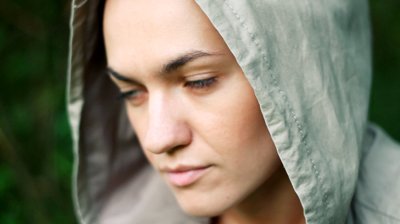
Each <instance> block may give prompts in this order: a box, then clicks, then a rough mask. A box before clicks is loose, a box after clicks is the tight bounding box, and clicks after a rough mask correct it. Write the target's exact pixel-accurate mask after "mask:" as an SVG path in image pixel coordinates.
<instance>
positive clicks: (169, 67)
mask: <svg viewBox="0 0 400 224" xmlns="http://www.w3.org/2000/svg"><path fill="white" fill-rule="evenodd" d="M217 55H221V54H217V53H209V52H205V51H199V50H195V51H191V52H189V53H185V54H183V55H181V56H178V57H177V58H175V59H172V60H170V61H169V62H168V63H166V64H165V65H164V66H163V67H162V69H161V71H160V74H159V75H162V74H169V73H172V72H174V71H177V70H179V69H180V68H181V67H183V66H185V65H186V64H187V63H189V62H192V61H194V60H196V59H199V58H203V57H210V56H217ZM106 72H107V74H109V75H111V76H113V77H114V78H116V79H118V80H120V81H122V82H127V83H132V84H138V83H139V82H138V81H136V80H134V79H132V78H128V77H127V76H125V75H122V74H120V73H118V72H117V71H115V70H114V69H113V68H111V67H107V68H106Z"/></svg>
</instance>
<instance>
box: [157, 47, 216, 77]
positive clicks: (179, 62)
mask: <svg viewBox="0 0 400 224" xmlns="http://www.w3.org/2000/svg"><path fill="white" fill-rule="evenodd" d="M216 55H218V54H215V53H208V52H204V51H199V50H195V51H191V52H189V53H185V54H183V55H181V56H179V57H177V58H175V59H173V60H171V61H169V62H168V63H167V64H165V65H164V66H163V68H162V70H161V74H168V73H171V72H174V71H176V70H178V69H179V68H181V67H183V66H185V65H186V64H187V63H189V62H191V61H194V60H196V59H198V58H202V57H209V56H216Z"/></svg>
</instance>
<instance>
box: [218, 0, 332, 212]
mask: <svg viewBox="0 0 400 224" xmlns="http://www.w3.org/2000/svg"><path fill="white" fill-rule="evenodd" d="M224 2H225V4H226V5H227V6H228V8H229V9H230V10H231V12H232V13H233V14H234V15H235V17H236V18H237V19H238V21H239V22H240V24H241V25H242V27H244V28H245V30H246V31H247V33H248V34H249V35H250V38H251V40H252V41H253V44H255V45H256V47H257V49H258V50H259V52H261V54H262V60H263V62H264V63H265V64H266V66H267V70H268V71H271V65H270V63H269V61H268V60H267V55H266V53H265V51H264V50H263V49H262V47H261V45H260V43H259V42H258V41H257V39H256V35H255V34H254V33H252V32H251V31H250V30H249V28H248V27H247V25H246V24H245V22H244V20H243V19H242V17H240V16H239V14H238V13H237V12H236V10H235V9H234V8H233V7H232V5H230V4H229V2H228V0H224ZM270 74H271V78H272V84H273V85H274V86H275V88H277V90H278V92H279V94H280V96H281V98H282V99H283V101H284V102H285V105H286V106H287V108H288V109H289V113H290V115H291V117H292V119H293V120H294V122H295V124H296V127H297V130H298V132H299V133H300V137H301V143H302V144H303V145H304V148H305V149H306V153H307V155H308V158H311V150H310V147H309V145H308V144H307V142H306V140H305V139H306V134H305V128H304V127H303V125H302V124H301V123H300V121H299V119H298V117H297V116H296V114H295V112H294V110H293V109H292V107H291V105H290V104H289V101H288V97H287V95H286V94H285V92H284V91H283V90H282V89H281V87H280V86H279V82H278V80H277V78H276V76H275V74H274V73H273V72H271V73H270ZM310 162H311V167H312V169H313V171H314V174H315V176H316V178H317V180H318V182H319V186H321V184H322V180H321V177H320V171H319V168H318V166H317V165H316V164H315V161H314V160H313V159H310ZM322 193H323V196H322V203H323V205H324V206H325V209H326V210H327V208H328V204H327V203H328V195H327V193H326V191H322Z"/></svg>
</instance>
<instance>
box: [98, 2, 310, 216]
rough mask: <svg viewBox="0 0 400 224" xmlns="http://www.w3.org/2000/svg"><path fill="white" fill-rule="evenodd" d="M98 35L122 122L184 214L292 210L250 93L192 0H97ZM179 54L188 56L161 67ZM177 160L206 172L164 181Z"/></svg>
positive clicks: (292, 199) (285, 181) (255, 213)
mask: <svg viewBox="0 0 400 224" xmlns="http://www.w3.org/2000/svg"><path fill="white" fill-rule="evenodd" d="M188 12H190V13H188ZM132 15H134V16H132ZM104 38H105V46H106V52H107V60H108V66H109V67H110V68H111V69H112V70H113V71H115V72H116V73H118V74H117V75H119V76H118V77H117V78H116V76H115V74H114V75H111V77H112V80H113V81H114V82H115V83H116V85H117V86H118V88H119V89H120V90H121V92H123V93H124V94H123V95H124V96H125V100H126V108H127V113H128V117H129V120H130V122H131V125H132V127H133V129H134V130H135V132H136V133H137V135H138V138H139V141H140V143H141V146H142V148H143V150H144V152H145V155H146V156H147V158H148V160H149V161H150V163H151V164H152V165H153V167H154V168H155V169H156V170H158V171H160V174H161V175H162V176H163V178H165V180H166V181H167V183H168V184H169V186H170V187H171V189H172V191H173V192H174V194H175V196H176V199H177V201H178V203H179V205H180V206H181V208H182V209H183V210H184V211H185V212H187V213H189V214H191V215H196V216H220V217H221V218H220V219H219V222H220V223H243V222H246V221H247V223H249V222H248V221H249V220H251V221H252V222H251V223H257V222H256V221H257V220H264V222H265V217H264V216H265V215H262V214H269V213H270V212H269V213H268V212H265V211H266V209H270V208H272V207H274V208H275V209H272V210H271V209H270V211H274V212H275V213H277V214H280V215H281V216H285V217H292V216H288V214H287V212H291V210H292V209H293V210H294V212H293V214H297V215H298V214H300V216H301V214H302V213H301V206H300V204H299V201H298V199H297V197H296V195H295V194H294V192H293V189H292V187H291V185H290V183H289V180H288V177H287V176H286V173H285V172H284V170H283V167H282V165H281V162H280V160H279V157H278V155H277V153H276V149H275V146H274V144H273V142H272V140H271V137H270V135H269V133H268V129H267V127H266V125H265V122H264V119H263V117H262V114H261V111H260V108H259V104H258V102H257V99H256V97H255V96H254V92H253V90H252V88H251V86H250V85H249V83H248V81H247V79H246V78H245V76H244V74H243V71H242V69H241V68H240V66H239V65H238V63H237V62H236V59H235V57H234V56H233V55H232V53H231V52H230V50H229V48H228V47H227V45H226V44H225V42H224V40H223V39H222V38H221V36H220V35H219V33H218V32H217V31H216V30H215V28H214V27H213V25H212V24H211V23H210V21H209V20H208V18H207V17H206V15H204V13H203V12H202V11H201V9H200V8H199V7H198V6H197V4H196V3H195V2H194V1H177V0H163V1H155V0H135V1H131V0H113V1H107V3H106V8H105V13H104ZM182 55H186V56H187V57H186V58H185V57H184V58H183V59H188V58H190V57H192V58H191V59H189V60H186V62H185V60H181V61H179V60H178V62H176V63H175V64H173V65H170V66H169V67H168V66H167V68H165V67H166V65H167V64H168V63H170V62H171V61H173V60H175V59H177V58H180V57H181V56H182ZM193 57H194V58H195V59H193ZM181 59H182V58H181ZM121 76H123V79H125V80H121ZM182 165H186V166H188V165H189V166H207V167H209V168H207V169H206V171H205V173H204V174H203V175H202V176H201V177H200V179H198V180H197V181H195V182H194V183H193V184H190V185H188V186H183V187H182V186H176V185H174V184H171V182H170V181H169V178H168V174H167V172H166V170H165V169H166V168H174V167H178V166H182ZM272 195H273V196H272ZM273 202H274V203H273ZM278 202H279V203H278ZM288 202H290V203H292V205H297V206H289V208H288V206H287V205H288V204H287V203H288ZM293 202H294V203H293ZM296 203H297V204H296ZM276 205H280V206H281V205H282V206H281V207H282V208H285V209H282V211H285V212H282V214H281V213H280V211H281V210H279V209H278V207H276ZM281 207H279V208H281ZM299 211H300V213H299ZM296 212H297V213H296ZM275 216H276V215H275ZM275 216H274V215H270V216H269V219H270V220H275V221H276V220H281V219H277V217H275ZM296 217H298V216H296ZM294 220H295V219H291V221H292V222H291V223H294V222H293V221H294Z"/></svg>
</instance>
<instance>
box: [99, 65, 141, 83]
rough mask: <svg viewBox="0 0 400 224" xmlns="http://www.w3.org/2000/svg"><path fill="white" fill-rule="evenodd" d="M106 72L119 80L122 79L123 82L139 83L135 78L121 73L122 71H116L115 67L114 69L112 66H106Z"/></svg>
mask: <svg viewBox="0 0 400 224" xmlns="http://www.w3.org/2000/svg"><path fill="white" fill-rule="evenodd" d="M106 73H107V74H108V75H111V76H113V77H114V78H116V79H118V80H119V81H122V82H127V83H131V84H138V83H139V82H138V81H136V80H134V79H131V78H128V77H127V76H125V75H121V74H120V73H118V72H116V71H115V70H114V69H112V68H110V67H107V68H106Z"/></svg>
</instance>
